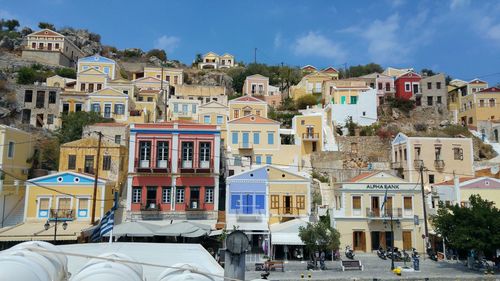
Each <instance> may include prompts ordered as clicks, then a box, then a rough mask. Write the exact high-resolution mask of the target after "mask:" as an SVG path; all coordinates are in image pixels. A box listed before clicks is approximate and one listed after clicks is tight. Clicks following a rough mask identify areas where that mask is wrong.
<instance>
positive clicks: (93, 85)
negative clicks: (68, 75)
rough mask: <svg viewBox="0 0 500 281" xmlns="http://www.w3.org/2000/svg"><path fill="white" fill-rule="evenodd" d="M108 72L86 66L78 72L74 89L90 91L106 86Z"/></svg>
mask: <svg viewBox="0 0 500 281" xmlns="http://www.w3.org/2000/svg"><path fill="white" fill-rule="evenodd" d="M108 80H109V76H108V74H106V73H104V72H102V71H101V70H98V69H95V68H87V69H85V70H82V71H81V72H78V74H77V77H76V90H77V91H80V92H86V93H92V92H94V91H99V90H101V89H103V88H105V87H106V84H107V83H108Z"/></svg>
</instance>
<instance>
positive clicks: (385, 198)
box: [380, 188, 387, 210]
mask: <svg viewBox="0 0 500 281" xmlns="http://www.w3.org/2000/svg"><path fill="white" fill-rule="evenodd" d="M386 202H387V188H386V189H385V195H384V202H383V203H382V207H380V209H381V210H383V209H384V206H385V203H386Z"/></svg>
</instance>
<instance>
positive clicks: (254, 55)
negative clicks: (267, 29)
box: [253, 48, 257, 64]
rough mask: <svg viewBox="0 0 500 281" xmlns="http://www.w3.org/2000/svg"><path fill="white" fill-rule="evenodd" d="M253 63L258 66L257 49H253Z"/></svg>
mask: <svg viewBox="0 0 500 281" xmlns="http://www.w3.org/2000/svg"><path fill="white" fill-rule="evenodd" d="M253 63H254V64H257V48H254V49H253Z"/></svg>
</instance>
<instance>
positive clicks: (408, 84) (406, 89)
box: [405, 82, 411, 92]
mask: <svg viewBox="0 0 500 281" xmlns="http://www.w3.org/2000/svg"><path fill="white" fill-rule="evenodd" d="M410 90H411V84H410V83H409V82H406V83H405V91H406V92H409V91H410Z"/></svg>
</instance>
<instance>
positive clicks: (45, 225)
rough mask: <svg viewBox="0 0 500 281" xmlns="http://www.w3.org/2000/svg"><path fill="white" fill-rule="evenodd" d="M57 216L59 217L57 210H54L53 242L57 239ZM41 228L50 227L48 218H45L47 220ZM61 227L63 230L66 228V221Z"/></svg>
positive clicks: (47, 228)
mask: <svg viewBox="0 0 500 281" xmlns="http://www.w3.org/2000/svg"><path fill="white" fill-rule="evenodd" d="M58 218H59V217H58V215H57V212H56V215H55V220H54V244H55V243H56V241H57V222H58ZM43 228H45V230H49V228H50V222H49V220H47V222H46V223H45V224H44V225H43ZM62 228H63V230H66V228H68V223H67V222H66V221H64V222H63V224H62Z"/></svg>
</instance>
